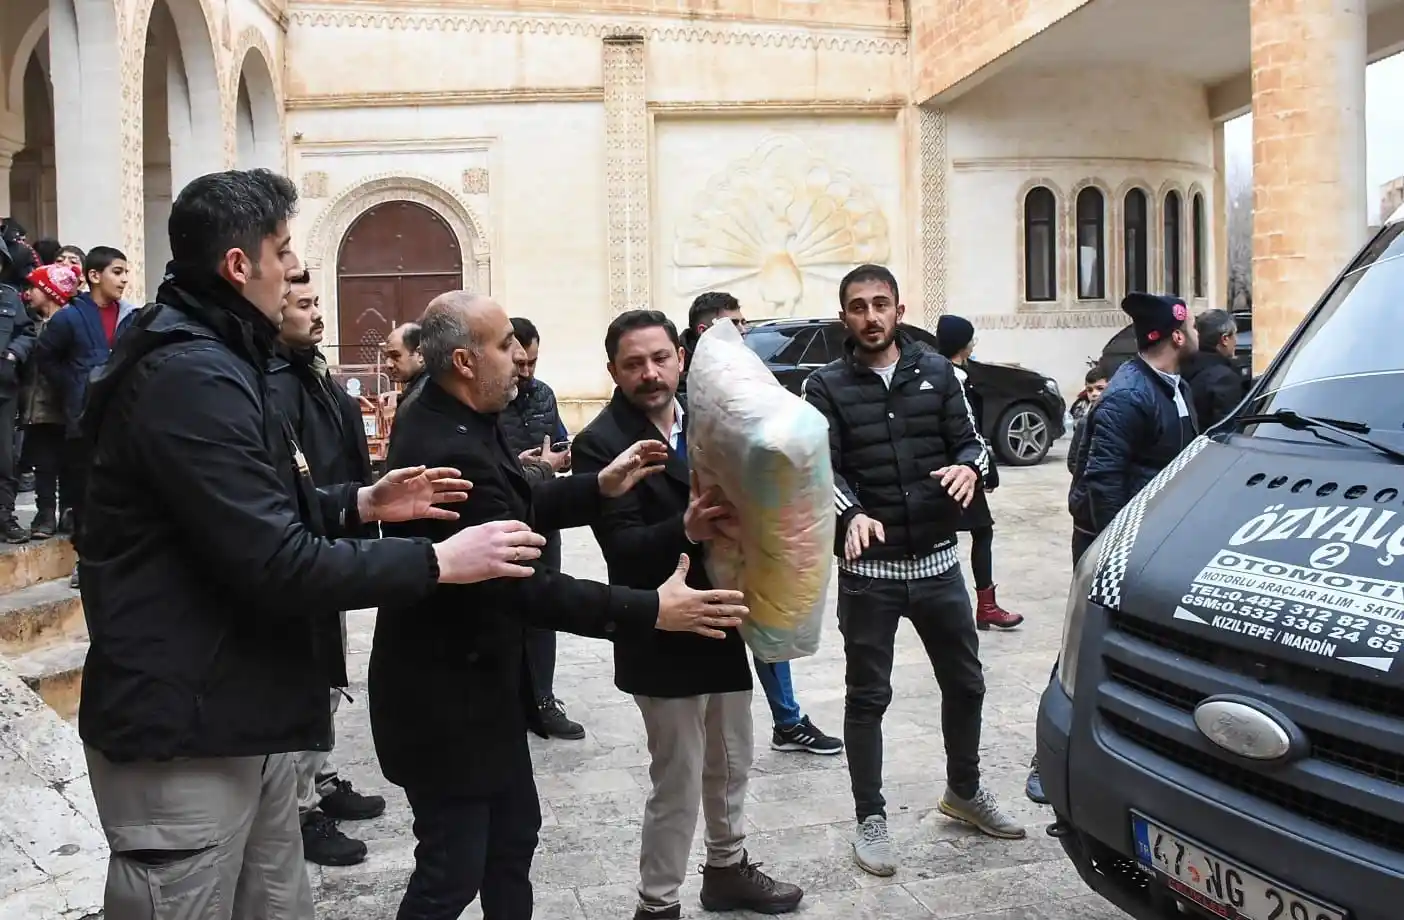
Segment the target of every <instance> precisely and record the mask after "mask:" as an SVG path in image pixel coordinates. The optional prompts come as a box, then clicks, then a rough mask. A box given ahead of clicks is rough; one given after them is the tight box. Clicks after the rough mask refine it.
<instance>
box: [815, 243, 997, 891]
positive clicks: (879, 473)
mask: <svg viewBox="0 0 1404 920" xmlns="http://www.w3.org/2000/svg"><path fill="white" fill-rule="evenodd" d="M904 313H905V308H904V307H903V306H902V303H901V300H900V299H899V296H898V293H897V280H896V279H895V278H894V277H893V276H892V273H891V272H890V271H888V270H887V269H886V268H883V267H881V266H878V265H862V266H859V267H858V268H855V269H854V270H853V271H851V272H849V273H848V275H846V276H845V277H844V279H843V280H842V281H841V282H840V283H839V318H840V319H841V320H842V321H843V323H844V325H845V326H846V327H847V329H848V341H847V342H846V343H845V350H846V352H847V354H846V355H845V357H843V358H840V359H839V360H837V361H834V362H832V363H830V364H828V365H826V366H824V367H822V368H820V369H819V370H817V371H815V372H814V373H813V374H812V375H810V377H809V379H808V380H806V381H805V384H804V389H803V392H804V396H805V398H806V399H808V400H809V402H810V403H811V404H812V405H813V406H815V407H816V408H817V409H819V411H820V412H822V413H823V414H824V416H825V417H826V418H827V419H828V420H829V445H830V453H831V455H832V458H833V476H834V499H835V503H836V506H837V511H838V529H837V533H836V534H835V541H834V542H835V549H834V552H835V554H836V555H837V556H838V557H839V598H838V616H839V630H840V632H842V633H843V640H844V656H845V658H846V659H847V673H846V683H847V687H848V690H847V697H846V699H845V703H844V741H845V742H846V743H847V745H848V769H849V775H850V781H851V783H852V786H853V799H854V805H855V807H856V812H857V819H858V834H857V837H856V838H855V840H854V844H853V849H854V856H855V858H856V860H857V862H858V865H859V866H860V867H861V868H862V869H864V870H865V871H867V872H870V873H872V874H874V875H884V876H886V875H892V874H893V873H895V872H896V871H897V859H896V856H895V855H894V853H893V850H892V839H891V837H890V836H889V834H888V829H887V814H886V802H885V801H884V800H883V797H882V717H883V715H884V713H886V711H887V706H888V704H889V703H891V701H892V658H893V643H894V640H895V637H896V634H897V625H898V623H899V622H900V620H901V619H902V617H907V618H908V619H909V620H911V622H912V626H913V627H915V628H916V632H917V635H918V636H919V637H920V638H921V642H922V645H923V646H925V648H926V654H927V656H928V657H929V658H930V659H931V666H932V669H933V670H934V671H935V674H936V681H937V683H938V684H940V687H941V731H942V735H943V736H944V737H945V743H946V778H947V783H946V791H945V794H944V795H943V796H942V797H941V801H940V809H941V811H942V812H944V813H945V814H946V815H948V816H950V817H952V818H955V819H957V820H959V821H964V822H966V823H968V824H971V825H973V826H975V827H977V828H979V829H980V830H982V831H984V832H985V833H987V834H990V835H991V836H995V837H1004V838H1019V837H1023V836H1024V829H1023V828H1022V827H1021V826H1020V825H1019V824H1018V822H1016V821H1015V820H1014V819H1013V818H1011V817H1010V816H1009V815H1008V814H1007V813H1005V812H1004V810H1003V809H1001V808H1000V806H999V803H998V802H996V801H995V798H994V796H993V795H992V794H991V793H990V792H989V791H988V790H987V789H984V788H982V787H981V784H980V720H981V709H982V707H983V705H984V698H985V678H984V674H983V672H982V670H981V666H980V655H979V639H978V637H977V634H976V631H975V618H974V615H973V613H972V611H971V607H970V596H969V595H968V594H967V593H966V588H965V580H964V579H963V578H962V577H961V574H960V565H959V560H958V558H957V555H956V538H955V532H956V528H957V527H959V526H960V521H961V513H962V510H963V509H964V508H965V507H966V506H967V505H969V503H970V500H971V497H972V496H973V495H974V494H975V490H976V489H978V488H980V481H981V477H982V476H983V475H984V473H985V471H986V470H987V469H988V457H987V455H986V452H985V448H984V446H983V444H982V442H981V441H980V439H979V438H978V437H977V436H976V434H975V428H974V425H973V418H972V416H973V413H972V412H971V410H970V406H969V403H968V402H967V401H966V399H965V395H964V391H963V390H962V388H961V384H960V380H959V379H958V378H957V377H956V374H955V372H954V370H953V369H952V366H951V363H950V362H949V361H948V360H946V359H945V358H942V357H941V356H939V355H936V354H933V353H931V352H930V351H928V350H926V349H925V348H923V347H921V345H920V344H918V343H917V342H916V341H913V340H911V339H909V338H908V337H906V336H905V335H903V334H902V333H900V332H899V331H898V323H900V322H901V320H902V316H903V314H904Z"/></svg>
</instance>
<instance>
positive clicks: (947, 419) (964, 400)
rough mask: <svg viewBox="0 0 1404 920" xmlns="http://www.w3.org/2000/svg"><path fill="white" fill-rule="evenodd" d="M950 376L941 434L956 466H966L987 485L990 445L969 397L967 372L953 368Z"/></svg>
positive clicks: (947, 376) (947, 377)
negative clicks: (982, 432) (966, 390)
mask: <svg viewBox="0 0 1404 920" xmlns="http://www.w3.org/2000/svg"><path fill="white" fill-rule="evenodd" d="M951 371H952V373H950V374H947V375H946V379H947V380H948V381H949V383H947V385H946V394H945V396H946V405H945V412H944V418H942V420H941V431H942V433H943V434H944V435H945V439H946V452H947V455H948V456H949V457H950V458H951V462H953V463H962V464H965V465H966V466H968V467H970V468H971V469H973V470H974V471H975V472H976V473H979V474H980V481H981V482H983V481H984V480H985V479H986V478H987V477H988V476H989V475H990V445H989V444H987V443H985V439H984V437H983V436H981V434H980V422H979V419H977V418H976V416H975V408H974V407H973V406H971V405H970V399H969V397H968V396H966V393H965V378H964V373H965V372H964V371H962V370H961V369H960V368H958V367H956V366H955V365H954V364H952V365H951Z"/></svg>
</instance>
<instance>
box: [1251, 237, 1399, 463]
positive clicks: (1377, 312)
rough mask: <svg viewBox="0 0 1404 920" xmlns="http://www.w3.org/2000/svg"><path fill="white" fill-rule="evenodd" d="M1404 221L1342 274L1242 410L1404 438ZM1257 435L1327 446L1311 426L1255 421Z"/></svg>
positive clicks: (1387, 438)
mask: <svg viewBox="0 0 1404 920" xmlns="http://www.w3.org/2000/svg"><path fill="white" fill-rule="evenodd" d="M1401 333H1404V223H1399V224H1394V225H1392V226H1390V227H1387V228H1386V229H1385V230H1384V231H1382V232H1381V233H1380V234H1379V235H1378V236H1377V237H1376V238H1375V239H1374V240H1373V241H1372V242H1371V243H1370V245H1369V246H1368V247H1367V248H1366V249H1365V251H1364V252H1362V253H1361V254H1360V256H1359V257H1358V258H1357V259H1356V261H1355V263H1354V267H1353V268H1352V269H1351V270H1350V271H1349V272H1348V273H1347V274H1346V275H1345V276H1344V277H1342V278H1341V280H1340V283H1339V284H1337V285H1336V287H1335V289H1334V290H1333V291H1332V292H1331V294H1330V297H1329V298H1328V300H1327V301H1326V303H1325V304H1323V305H1322V307H1321V309H1320V310H1319V311H1318V312H1317V313H1316V314H1315V315H1314V316H1313V317H1312V318H1311V321H1310V323H1309V325H1308V326H1307V327H1306V328H1305V329H1304V330H1303V331H1302V336H1301V338H1300V339H1299V340H1298V341H1297V343H1296V345H1295V347H1294V348H1293V350H1292V351H1291V352H1290V353H1289V354H1287V355H1285V356H1284V358H1283V360H1282V362H1281V363H1280V364H1279V365H1278V366H1277V367H1276V368H1274V369H1273V372H1272V374H1271V375H1270V376H1269V377H1268V379H1266V380H1264V381H1263V386H1262V388H1261V390H1260V391H1259V392H1260V393H1261V395H1259V396H1258V397H1256V398H1255V399H1253V400H1250V401H1249V402H1248V403H1247V404H1245V406H1244V407H1243V408H1242V410H1241V411H1243V412H1251V413H1254V414H1264V415H1266V414H1271V413H1274V412H1279V411H1283V410H1290V411H1292V412H1296V413H1298V414H1300V415H1306V416H1317V417H1319V418H1326V419H1339V420H1342V421H1351V422H1361V423H1363V424H1365V425H1369V426H1370V429H1371V436H1372V437H1376V438H1380V439H1382V440H1385V441H1387V442H1388V443H1390V444H1393V445H1395V446H1398V443H1399V441H1400V440H1404V347H1401V341H1400V339H1401ZM1247 433H1248V434H1250V435H1252V436H1254V437H1264V438H1273V439H1276V440H1293V441H1307V442H1312V443H1315V444H1321V443H1322V442H1321V440H1320V439H1319V438H1318V437H1317V436H1316V435H1314V434H1313V433H1312V432H1310V431H1293V430H1291V429H1289V428H1286V427H1283V426H1281V425H1254V426H1252V427H1251V428H1250V429H1248V432H1247Z"/></svg>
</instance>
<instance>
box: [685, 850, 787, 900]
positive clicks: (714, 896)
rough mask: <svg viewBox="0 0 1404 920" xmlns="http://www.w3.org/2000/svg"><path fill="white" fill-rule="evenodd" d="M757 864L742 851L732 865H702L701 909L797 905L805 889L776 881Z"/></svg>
mask: <svg viewBox="0 0 1404 920" xmlns="http://www.w3.org/2000/svg"><path fill="white" fill-rule="evenodd" d="M760 867H761V864H760V863H753V862H751V861H750V858H749V857H748V856H747V854H745V853H743V854H741V861H740V862H739V863H737V864H736V865H734V866H703V867H702V909H703V910H718V911H720V910H749V911H751V912H752V913H756V914H788V913H790V912H791V911H793V910H794V909H795V908H796V907H799V902H800V900H801V899H802V898H803V897H804V890H803V889H801V888H800V887H799V886H798V885H791V884H790V883H789V882H777V881H776V880H775V879H773V878H771V877H770V876H768V875H766V874H765V873H764V872H762V871H761V870H760Z"/></svg>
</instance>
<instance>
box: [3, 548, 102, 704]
mask: <svg viewBox="0 0 1404 920" xmlns="http://www.w3.org/2000/svg"><path fill="white" fill-rule="evenodd" d="M74 558H75V557H74V554H73V546H72V544H71V543H69V542H68V541H67V540H60V539H56V538H51V539H48V540H40V541H35V542H31V543H25V544H22V545H20V546H10V545H8V544H0V661H4V662H5V663H6V664H8V665H9V667H10V669H11V670H12V671H13V672H14V673H15V674H16V675H17V676H18V677H19V678H20V680H22V681H24V683H25V684H26V685H28V687H29V688H30V689H31V690H33V691H34V692H35V693H37V694H39V697H40V698H41V699H43V701H44V702H45V703H47V704H48V705H49V707H50V708H52V709H53V710H54V711H55V712H57V713H58V714H59V715H60V716H61V717H63V718H64V719H66V720H68V721H73V720H74V719H76V718H77V715H78V693H79V689H80V687H81V686H82V682H83V658H84V656H85V655H86V654H87V650H88V630H87V627H86V626H85V624H84V622H83V602H82V600H81V599H80V598H79V596H78V592H77V591H76V590H75V589H73V588H70V587H69V586H68V578H69V575H70V574H71V573H72V571H73V562H74Z"/></svg>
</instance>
